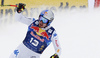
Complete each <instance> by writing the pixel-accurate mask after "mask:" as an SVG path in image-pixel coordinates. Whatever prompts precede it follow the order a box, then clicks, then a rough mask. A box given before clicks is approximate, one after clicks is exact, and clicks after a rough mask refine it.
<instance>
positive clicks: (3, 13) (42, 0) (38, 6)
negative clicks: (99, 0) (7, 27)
mask: <svg viewBox="0 0 100 58" xmlns="http://www.w3.org/2000/svg"><path fill="white" fill-rule="evenodd" d="M18 3H25V4H26V10H25V12H24V14H25V15H26V16H30V17H33V16H34V17H38V14H39V13H40V12H41V10H43V9H51V10H53V11H58V10H60V11H61V10H63V9H65V10H68V9H72V8H86V7H88V0H1V1H0V5H16V4H18ZM15 10H16V9H15V7H11V6H0V22H1V23H5V22H6V23H7V22H8V23H11V22H12V21H14V18H13V16H14V13H15ZM8 17H9V18H8Z"/></svg>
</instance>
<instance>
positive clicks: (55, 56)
mask: <svg viewBox="0 0 100 58" xmlns="http://www.w3.org/2000/svg"><path fill="white" fill-rule="evenodd" d="M50 58H59V56H58V55H57V54H54V55H52V56H51V57H50Z"/></svg>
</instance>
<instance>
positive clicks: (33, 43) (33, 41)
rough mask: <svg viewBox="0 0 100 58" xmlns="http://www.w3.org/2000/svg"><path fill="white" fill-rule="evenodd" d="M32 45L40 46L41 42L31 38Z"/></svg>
mask: <svg viewBox="0 0 100 58" xmlns="http://www.w3.org/2000/svg"><path fill="white" fill-rule="evenodd" d="M30 43H31V44H32V45H34V46H38V44H39V42H38V41H37V40H35V39H33V38H31V40H30Z"/></svg>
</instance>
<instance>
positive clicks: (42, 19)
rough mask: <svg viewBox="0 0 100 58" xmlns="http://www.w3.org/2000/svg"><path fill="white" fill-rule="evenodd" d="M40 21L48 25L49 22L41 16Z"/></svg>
mask: <svg viewBox="0 0 100 58" xmlns="http://www.w3.org/2000/svg"><path fill="white" fill-rule="evenodd" d="M39 20H40V21H42V22H43V23H48V21H49V20H48V19H46V18H45V17H43V16H40V17H39Z"/></svg>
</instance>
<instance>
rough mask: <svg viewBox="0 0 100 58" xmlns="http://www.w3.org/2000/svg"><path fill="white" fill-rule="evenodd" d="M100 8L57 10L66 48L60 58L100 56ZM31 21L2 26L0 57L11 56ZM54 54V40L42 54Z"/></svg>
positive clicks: (58, 27)
mask: <svg viewBox="0 0 100 58" xmlns="http://www.w3.org/2000/svg"><path fill="white" fill-rule="evenodd" d="M99 10H100V9H96V10H91V11H90V10H80V11H78V12H76V11H71V12H66V13H56V14H55V20H54V21H53V23H52V26H54V27H55V29H56V31H57V33H58V36H59V41H60V44H61V48H62V54H61V56H60V58H100V11H99ZM26 32H27V25H25V24H22V23H19V22H17V23H14V24H9V25H6V26H3V27H2V28H0V58H9V55H10V54H11V53H12V52H13V50H14V49H15V48H16V47H17V46H18V45H19V44H20V43H21V42H22V41H23V39H24V38H25V35H26ZM52 54H54V48H53V45H52V44H51V45H50V46H49V47H48V48H47V49H46V50H45V51H44V53H43V55H41V58H49V57H50V56H51V55H52Z"/></svg>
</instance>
